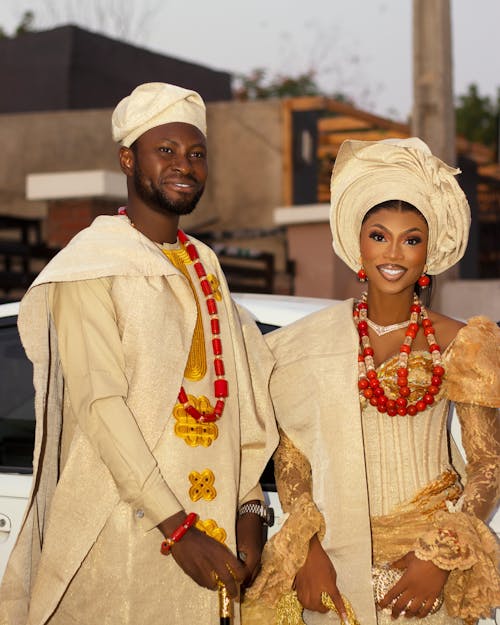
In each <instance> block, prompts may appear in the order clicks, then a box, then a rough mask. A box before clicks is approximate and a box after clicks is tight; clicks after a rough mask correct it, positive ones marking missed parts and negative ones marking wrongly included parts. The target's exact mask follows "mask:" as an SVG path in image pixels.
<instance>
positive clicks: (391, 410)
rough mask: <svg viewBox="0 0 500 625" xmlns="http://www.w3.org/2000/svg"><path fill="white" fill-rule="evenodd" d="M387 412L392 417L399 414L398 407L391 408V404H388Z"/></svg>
mask: <svg viewBox="0 0 500 625" xmlns="http://www.w3.org/2000/svg"><path fill="white" fill-rule="evenodd" d="M387 414H388V415H389V416H390V417H395V416H396V415H397V414H398V410H397V408H389V406H387Z"/></svg>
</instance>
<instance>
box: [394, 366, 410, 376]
mask: <svg viewBox="0 0 500 625" xmlns="http://www.w3.org/2000/svg"><path fill="white" fill-rule="evenodd" d="M396 374H397V376H398V378H405V377H408V369H407V368H406V367H399V369H398V370H397V371H396Z"/></svg>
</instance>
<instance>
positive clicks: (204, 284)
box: [118, 207, 229, 423]
mask: <svg viewBox="0 0 500 625" xmlns="http://www.w3.org/2000/svg"><path fill="white" fill-rule="evenodd" d="M118 214H119V215H127V209H126V208H125V207H121V208H119V209H118ZM132 225H133V224H132ZM177 237H178V239H179V241H180V242H181V244H182V246H183V247H184V249H185V250H186V252H187V254H188V256H189V258H190V259H191V261H192V262H193V267H194V270H195V271H196V275H197V276H198V279H199V281H200V286H201V290H202V291H203V294H204V295H205V303H206V306H207V311H208V314H209V316H210V329H211V331H212V351H213V354H214V371H215V380H214V394H215V397H216V402H215V407H214V409H213V411H212V412H206V413H205V412H200V411H199V410H197V409H196V408H195V407H194V406H193V405H192V404H191V403H190V401H189V397H188V395H187V393H186V391H185V390H184V387H183V386H181V388H180V391H179V395H178V396H177V399H178V400H179V402H180V403H181V404H182V405H183V408H184V410H185V411H186V412H187V414H188V415H189V416H191V417H193V419H195V420H196V421H199V422H200V423H207V422H213V421H217V420H218V419H220V418H221V417H222V413H223V412H224V407H225V403H226V397H227V396H228V394H229V385H228V382H227V380H226V378H225V377H224V376H225V369H224V361H223V359H222V340H221V337H220V323H219V316H218V310H217V302H216V301H215V298H214V292H213V289H212V285H211V284H210V282H209V281H208V279H207V274H206V271H205V268H204V267H203V264H202V262H201V260H200V257H199V255H198V250H197V249H196V247H195V246H194V244H193V243H192V242H191V241H190V240H189V238H188V237H187V236H186V234H185V233H184V232H183V231H182V230H177Z"/></svg>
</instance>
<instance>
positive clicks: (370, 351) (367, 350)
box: [363, 347, 373, 356]
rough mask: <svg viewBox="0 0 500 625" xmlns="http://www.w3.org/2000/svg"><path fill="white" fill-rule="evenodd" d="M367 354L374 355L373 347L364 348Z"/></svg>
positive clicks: (364, 352)
mask: <svg viewBox="0 0 500 625" xmlns="http://www.w3.org/2000/svg"><path fill="white" fill-rule="evenodd" d="M363 354H364V355H365V356H373V349H372V348H371V347H365V348H364V350H363Z"/></svg>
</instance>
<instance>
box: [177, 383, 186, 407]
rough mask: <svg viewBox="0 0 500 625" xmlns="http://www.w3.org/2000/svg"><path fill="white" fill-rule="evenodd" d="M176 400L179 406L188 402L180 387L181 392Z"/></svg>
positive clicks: (184, 392)
mask: <svg viewBox="0 0 500 625" xmlns="http://www.w3.org/2000/svg"><path fill="white" fill-rule="evenodd" d="M177 399H178V400H179V402H180V403H181V404H187V402H188V396H187V395H186V391H185V390H184V387H183V386H181V390H180V391H179V395H178V396H177Z"/></svg>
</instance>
